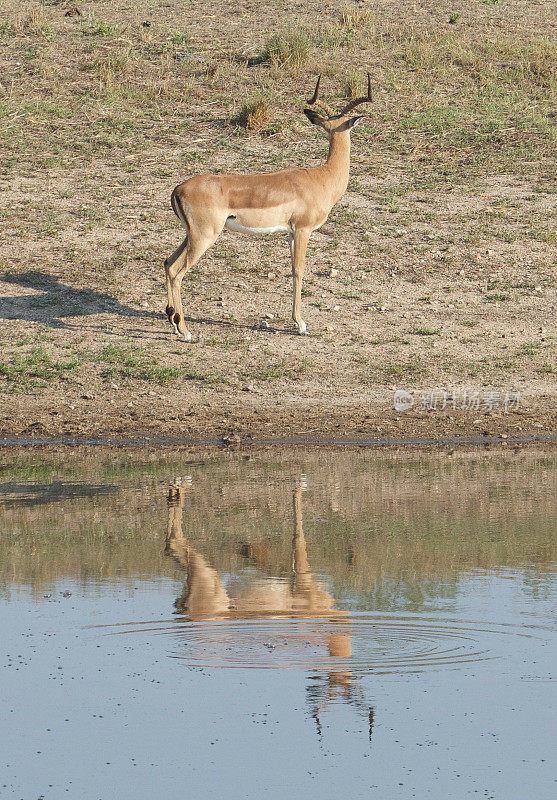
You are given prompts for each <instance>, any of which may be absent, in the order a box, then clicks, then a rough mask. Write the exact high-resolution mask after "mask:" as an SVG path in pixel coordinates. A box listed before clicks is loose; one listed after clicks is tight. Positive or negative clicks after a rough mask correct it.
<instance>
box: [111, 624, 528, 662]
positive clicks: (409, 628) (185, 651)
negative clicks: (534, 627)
mask: <svg viewBox="0 0 557 800" xmlns="http://www.w3.org/2000/svg"><path fill="white" fill-rule="evenodd" d="M109 627H112V626H109ZM119 627H120V630H119V631H115V632H114V633H118V634H120V635H121V634H127V635H131V634H134V635H137V634H143V635H149V636H152V635H153V634H154V635H157V636H165V637H168V638H169V639H171V641H172V647H171V649H170V650H169V655H170V656H171V657H173V658H178V659H181V660H183V661H184V662H185V664H186V665H187V666H192V667H228V668H233V667H236V668H250V667H251V668H259V669H265V668H266V669H309V670H313V671H329V672H331V671H333V672H339V671H341V672H342V671H349V672H351V673H354V674H355V673H375V674H400V673H406V672H423V671H424V670H428V669H442V668H453V669H454V668H458V667H459V666H461V665H463V664H468V663H471V662H477V661H482V660H486V659H488V658H496V657H498V656H499V655H500V654H499V653H498V652H497V650H498V647H497V641H498V639H499V637H501V636H503V635H509V634H511V635H513V636H532V635H534V634H533V633H527V632H524V630H523V629H521V631H518V630H517V629H516V628H515V627H514V626H504V625H491V624H489V625H488V624H484V623H473V622H458V623H455V622H451V621H446V620H432V619H426V618H416V617H391V616H390V617H380V616H367V615H366V616H352V617H350V618H349V619H346V618H343V619H342V620H340V621H339V620H335V619H330V618H328V619H289V618H284V619H277V618H272V619H242V620H235V619H232V620H231V619H224V620H212V621H207V620H203V621H192V620H189V619H186V618H178V619H176V620H165V621H163V622H144V623H130V624H123V625H121V626H119Z"/></svg>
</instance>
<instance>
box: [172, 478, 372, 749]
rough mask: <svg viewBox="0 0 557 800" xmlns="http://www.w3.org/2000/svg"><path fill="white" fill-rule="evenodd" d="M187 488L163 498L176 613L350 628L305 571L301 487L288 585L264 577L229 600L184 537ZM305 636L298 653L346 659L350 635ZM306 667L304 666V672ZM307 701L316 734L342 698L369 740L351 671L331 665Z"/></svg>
mask: <svg viewBox="0 0 557 800" xmlns="http://www.w3.org/2000/svg"><path fill="white" fill-rule="evenodd" d="M187 491H188V489H187V486H185V485H183V483H182V482H181V481H179V480H176V481H175V482H174V483H173V484H172V485H171V487H170V490H169V494H168V528H167V534H166V551H165V552H166V553H167V555H170V556H172V557H173V558H174V559H175V560H176V561H178V563H179V564H180V565H181V566H183V567H185V569H186V570H187V581H186V584H185V586H184V591H183V593H182V595H181V596H180V597H179V598H178V599H177V600H176V602H175V605H176V608H177V610H178V611H179V612H180V613H182V614H186V615H187V616H188V617H189V618H190V619H191V620H192V621H205V620H206V621H215V620H227V619H236V620H246V619H253V618H265V619H300V620H302V619H306V620H313V619H324V620H327V621H328V622H331V623H337V622H338V623H339V624H341V625H346V626H348V625H349V617H350V612H349V611H343V610H340V609H335V608H334V604H335V599H334V598H333V597H332V595H331V594H330V593H329V592H328V591H327V588H326V587H325V585H324V584H323V583H322V582H320V581H318V580H316V579H315V577H314V575H313V573H312V572H311V570H310V567H309V561H308V555H307V547H306V540H305V536H304V529H303V524H302V487H301V486H298V487H297V488H296V489H295V490H294V493H293V512H294V535H293V538H292V567H291V577H290V581H284V580H281V579H278V578H277V579H272V578H266V579H265V580H264V581H252V585H250V586H248V587H247V588H243V589H240V590H239V591H237V592H236V593H235V594H234V596H232V595H231V594H229V592H228V591H227V589H226V588H225V586H224V584H223V580H222V578H221V576H220V575H219V573H218V572H217V570H216V569H215V568H214V567H212V566H211V565H210V564H209V562H208V561H207V560H206V559H205V557H204V556H203V555H201V553H199V552H198V551H197V550H195V549H194V548H193V547H192V546H191V545H190V544H189V542H188V541H187V539H186V537H185V536H184V532H183V528H182V516H183V511H184V502H185V498H186V494H187ZM247 554H248V555H249V556H250V557H251V558H252V559H253V560H254V561H255V562H256V564H257V565H258V566H259V567H262V566H263V563H262V562H263V561H264V557H263V558H262V555H263V553H262V551H261V550H260V549H259V548H258V547H257V546H248V548H247ZM312 638H313V640H312V641H309V642H308V641H307V639H308V635H307V633H305V634H304V635H303V641H301V640H300V642H299V646H300V650H302V651H303V649H304V647H307V645H310V644H312V645H325V646H326V648H327V651H328V654H329V655H330V656H331V657H332V658H339V659H343V660H344V661H347V660H349V659H350V656H351V652H352V648H351V635H350V633H349V632H339V633H336V632H334V633H333V632H331V631H330V629H329V628H328V626H327V627H326V628H325V629H324V631H323V632H321V633H318V634H313V637H312ZM310 666H311V663H308V667H310ZM308 699H309V700H310V704H311V707H312V716H313V718H314V719H315V721H316V724H317V730H318V733H319V735H321V722H320V717H319V713H320V711H321V710H323V708H324V707H325V706H326V705H328V703H330V702H333V701H336V700H338V699H342V700H344V701H345V702H348V703H351V704H353V705H355V706H356V707H357V708H358V709H359V710H360V711H362V712H364V714H365V716H366V718H367V719H368V721H369V735H370V738H371V732H372V725H373V709H370V708H369V706H368V705H367V704H365V698H364V697H363V694H362V690H361V689H360V687H358V686H355V685H354V684H353V681H352V673H351V671H350V667H349V665H348V666H345V664H342V665H340V664H339V667H338V668H337V669H335V668H334V666H333V664H331V667H330V669H329V671H328V675H327V678H326V679H323V678H315V679H314V681H313V683H312V684H311V685H310V686H309V687H308Z"/></svg>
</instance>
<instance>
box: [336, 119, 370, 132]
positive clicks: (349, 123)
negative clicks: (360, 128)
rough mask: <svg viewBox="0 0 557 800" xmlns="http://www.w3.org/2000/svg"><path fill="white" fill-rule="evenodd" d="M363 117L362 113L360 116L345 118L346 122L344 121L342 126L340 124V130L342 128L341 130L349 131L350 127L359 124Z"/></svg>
mask: <svg viewBox="0 0 557 800" xmlns="http://www.w3.org/2000/svg"><path fill="white" fill-rule="evenodd" d="M363 119H365V116H364V115H362V116H360V117H352V119H347V120H346V122H344V123H343V124H342V126H341V128H340V130H343V131H350V130H352V128H355V127H356V125H359V124H360V122H361V121H362V120H363Z"/></svg>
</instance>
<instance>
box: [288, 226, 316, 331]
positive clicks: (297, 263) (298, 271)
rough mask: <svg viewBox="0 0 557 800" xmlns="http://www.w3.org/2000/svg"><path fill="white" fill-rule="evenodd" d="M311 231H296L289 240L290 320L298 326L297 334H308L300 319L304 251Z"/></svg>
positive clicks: (304, 263) (304, 261) (304, 264)
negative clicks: (292, 293) (291, 285)
mask: <svg viewBox="0 0 557 800" xmlns="http://www.w3.org/2000/svg"><path fill="white" fill-rule="evenodd" d="M310 233H311V231H307V230H297V231H295V233H294V240H293V241H292V240H291V244H290V253H291V256H292V282H293V291H294V297H293V302H292V319H293V320H294V322H295V323H296V325H297V326H298V333H300V334H305V333H308V329H307V325H306V323H305V322H304V320H303V319H302V311H301V307H302V279H303V277H304V270H305V268H306V250H307V246H308V241H309V237H310Z"/></svg>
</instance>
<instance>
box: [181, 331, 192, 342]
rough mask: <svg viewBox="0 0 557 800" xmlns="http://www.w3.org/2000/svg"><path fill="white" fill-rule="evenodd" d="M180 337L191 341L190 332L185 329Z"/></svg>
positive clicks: (185, 340)
mask: <svg viewBox="0 0 557 800" xmlns="http://www.w3.org/2000/svg"><path fill="white" fill-rule="evenodd" d="M182 338H183V340H184V342H191V333H190V332H189V331H186V332H185V333H183V334H182Z"/></svg>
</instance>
